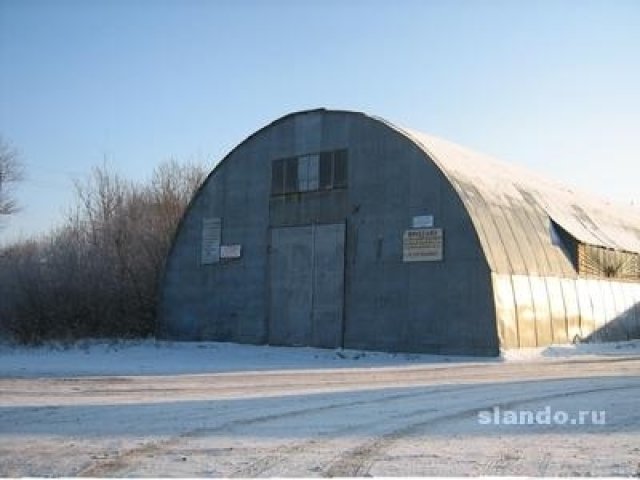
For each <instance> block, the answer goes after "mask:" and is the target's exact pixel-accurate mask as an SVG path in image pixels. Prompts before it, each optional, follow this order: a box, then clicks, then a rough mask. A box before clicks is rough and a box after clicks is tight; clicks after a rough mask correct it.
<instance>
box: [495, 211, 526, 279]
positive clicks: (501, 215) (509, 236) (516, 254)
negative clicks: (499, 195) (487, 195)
mask: <svg viewBox="0 0 640 480" xmlns="http://www.w3.org/2000/svg"><path fill="white" fill-rule="evenodd" d="M489 212H490V215H492V216H493V220H494V222H495V224H496V227H497V229H498V233H499V235H500V237H501V239H502V243H503V245H504V247H505V248H504V255H505V256H506V257H507V258H508V259H509V264H510V265H511V267H512V269H513V273H515V274H526V273H528V269H527V266H526V262H525V259H524V255H523V253H522V252H521V251H520V245H518V241H517V240H516V237H515V236H514V234H513V230H512V229H511V225H510V219H509V218H507V216H506V215H505V212H504V211H503V209H502V208H500V207H499V206H495V205H491V206H490V208H489Z"/></svg>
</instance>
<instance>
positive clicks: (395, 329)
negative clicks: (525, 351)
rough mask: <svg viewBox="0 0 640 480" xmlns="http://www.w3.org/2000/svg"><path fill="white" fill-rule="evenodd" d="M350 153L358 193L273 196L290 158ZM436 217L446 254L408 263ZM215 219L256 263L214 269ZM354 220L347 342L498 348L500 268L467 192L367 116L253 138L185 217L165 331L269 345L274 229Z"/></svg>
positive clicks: (304, 123) (280, 127)
mask: <svg viewBox="0 0 640 480" xmlns="http://www.w3.org/2000/svg"><path fill="white" fill-rule="evenodd" d="M341 148H347V149H348V152H349V153H348V155H349V158H348V168H349V177H348V188H347V189H346V190H336V191H331V192H317V193H305V194H300V195H292V196H290V197H287V198H286V199H285V198H271V196H270V188H271V186H270V182H271V162H272V161H273V160H274V159H277V158H284V157H289V156H295V155H301V154H305V153H313V152H318V151H327V150H335V149H341ZM417 215H433V216H434V220H435V225H434V226H435V227H438V228H442V229H443V231H444V259H443V260H442V261H439V262H413V263H405V262H403V261H402V237H403V233H404V231H405V230H406V229H409V228H410V227H411V222H412V217H414V216H417ZM204 217H221V218H222V243H223V244H233V243H236V244H241V245H242V249H243V253H242V258H241V259H239V260H233V261H230V262H228V263H220V264H214V265H200V246H201V225H202V219H203V218H204ZM343 222H344V223H345V225H346V252H345V298H344V322H345V323H344V339H343V341H344V346H345V347H347V348H363V349H375V350H388V351H414V352H436V353H469V354H497V348H498V344H497V342H498V341H497V338H498V337H497V331H496V324H495V308H494V303H493V302H494V296H493V292H492V286H491V274H490V270H489V267H488V264H487V262H486V260H485V257H484V254H483V253H482V249H481V247H480V244H479V240H478V236H477V234H476V232H475V230H474V228H473V226H472V223H471V221H470V218H469V215H468V213H467V211H466V209H465V208H464V206H463V205H462V203H461V201H460V198H459V196H458V194H457V193H456V192H455V191H454V190H453V188H452V187H451V185H450V184H449V182H448V181H447V180H446V179H445V177H444V176H443V175H442V173H441V172H440V170H439V169H438V168H437V167H436V166H435V165H434V164H433V163H432V162H431V161H430V160H429V158H428V157H427V156H426V155H425V153H424V152H423V151H422V150H421V149H419V148H418V147H417V146H416V145H415V144H414V143H413V142H411V141H410V140H409V139H407V138H406V137H405V136H403V135H402V134H400V133H398V132H396V131H394V130H393V129H391V128H389V127H388V126H387V125H385V124H383V123H381V122H379V121H377V120H374V119H372V118H370V117H366V116H364V115H361V114H354V113H346V112H324V111H316V112H308V113H300V114H296V115H292V116H288V117H284V118H283V119H281V120H279V121H277V122H274V123H273V124H272V125H270V126H268V127H267V128H265V129H263V130H261V131H259V132H257V133H256V134H255V135H253V136H252V137H250V138H249V139H248V140H247V141H245V142H244V143H242V144H240V145H239V146H238V147H237V148H236V149H235V150H234V151H233V152H232V153H231V154H230V155H229V156H228V157H227V158H226V159H225V160H224V161H223V162H222V163H221V165H219V167H218V168H216V169H215V171H214V172H213V173H212V175H211V176H210V177H209V179H208V180H207V182H206V183H205V185H204V186H203V188H202V189H201V191H200V193H199V194H198V195H197V197H196V198H195V200H194V201H193V203H192V205H191V207H190V209H189V210H188V212H187V215H186V216H185V218H184V219H183V222H182V225H181V228H180V231H179V233H178V235H177V237H176V239H175V243H174V246H173V249H172V252H171V255H170V258H169V260H168V263H167V269H166V273H165V282H164V286H163V292H162V299H161V330H162V332H163V334H164V335H165V336H168V337H171V338H178V339H215V340H232V341H238V342H250V343H263V342H266V341H267V340H268V322H269V318H268V312H269V305H268V303H269V285H268V282H269V275H268V272H269V270H268V268H269V266H268V254H267V251H268V248H269V245H268V243H269V238H270V235H269V228H270V227H279V226H291V225H308V224H311V223H319V224H325V223H343Z"/></svg>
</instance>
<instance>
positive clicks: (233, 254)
mask: <svg viewBox="0 0 640 480" xmlns="http://www.w3.org/2000/svg"><path fill="white" fill-rule="evenodd" d="M241 255H242V246H241V245H222V246H221V247H220V258H240V256H241Z"/></svg>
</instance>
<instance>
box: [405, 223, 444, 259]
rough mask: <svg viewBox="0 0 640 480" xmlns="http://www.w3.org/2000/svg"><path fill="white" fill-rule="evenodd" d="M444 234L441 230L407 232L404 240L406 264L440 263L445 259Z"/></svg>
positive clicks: (421, 229)
mask: <svg viewBox="0 0 640 480" xmlns="http://www.w3.org/2000/svg"><path fill="white" fill-rule="evenodd" d="M442 250H443V234H442V229H441V228H419V229H413V230H406V231H405V232H404V236H403V238H402V260H403V261H404V262H438V261H441V260H442V258H443V254H442Z"/></svg>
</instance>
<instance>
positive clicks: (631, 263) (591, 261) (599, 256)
mask: <svg viewBox="0 0 640 480" xmlns="http://www.w3.org/2000/svg"><path fill="white" fill-rule="evenodd" d="M578 273H579V274H581V275H587V276H592V277H605V278H616V279H621V280H640V254H637V253H630V252H620V251H617V250H611V249H608V248H603V247H597V246H594V245H585V244H579V245H578Z"/></svg>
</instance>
